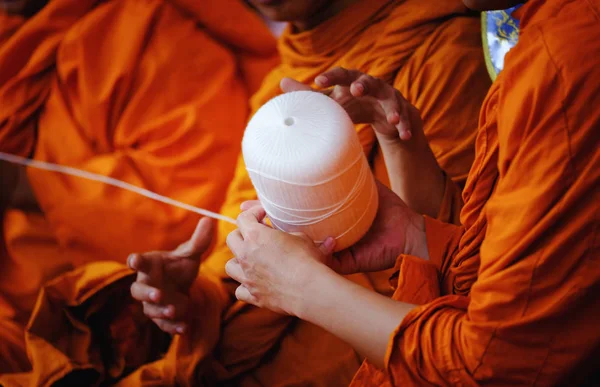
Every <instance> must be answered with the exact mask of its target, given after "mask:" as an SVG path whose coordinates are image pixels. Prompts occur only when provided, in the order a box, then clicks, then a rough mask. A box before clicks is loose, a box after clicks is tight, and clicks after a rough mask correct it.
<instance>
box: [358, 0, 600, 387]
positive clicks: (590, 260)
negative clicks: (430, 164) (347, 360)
mask: <svg viewBox="0 0 600 387" xmlns="http://www.w3.org/2000/svg"><path fill="white" fill-rule="evenodd" d="M515 16H516V17H518V18H520V20H521V32H520V36H519V43H518V44H517V46H516V47H515V48H514V49H513V50H512V51H510V53H509V54H508V56H507V57H506V62H505V68H504V70H503V71H502V73H501V74H500V76H499V77H498V79H497V81H496V82H495V84H494V85H493V87H492V89H491V90H490V93H489V94H488V96H487V98H486V101H485V103H484V105H483V109H482V113H481V124H480V127H479V134H478V137H477V153H476V157H475V164H474V167H473V169H472V173H471V174H470V175H469V179H468V181H467V185H466V188H465V206H464V209H463V212H462V221H463V226H462V227H457V226H453V225H449V224H444V223H441V222H439V221H436V220H433V219H427V221H426V223H427V224H426V229H427V237H428V246H429V252H430V256H431V261H430V262H426V261H423V260H421V259H419V258H415V257H400V259H399V260H398V265H397V267H398V269H399V272H398V276H397V278H396V279H395V281H396V282H397V286H398V288H397V290H396V293H395V296H394V298H396V299H399V300H402V301H406V302H413V303H421V304H423V303H426V302H428V303H426V304H425V305H423V306H421V307H419V308H418V309H416V310H414V311H413V312H411V313H410V314H409V315H408V316H407V317H406V318H405V319H404V321H402V323H401V324H400V326H399V327H398V328H397V330H396V332H395V333H394V334H393V337H392V338H391V340H390V346H389V350H388V353H387V356H386V371H387V372H386V373H385V374H384V373H383V372H381V371H378V370H377V369H376V368H375V367H373V366H371V365H369V364H368V363H365V365H364V366H363V367H362V368H361V370H360V371H359V373H358V374H357V376H356V378H355V380H354V384H353V385H355V386H358V385H362V386H375V385H377V386H380V385H386V386H391V385H404V386H412V385H458V384H460V385H480V384H486V385H496V386H509V385H510V386H516V385H540V386H548V385H567V386H576V385H580V383H582V382H586V385H588V384H587V383H589V385H597V384H593V382H591V379H590V374H591V373H592V372H596V373H597V372H598V370H600V325H599V322H600V308H599V303H598V301H599V299H600V238H599V232H600V190H599V187H600V110H599V109H598V106H600V88H599V87H598V84H597V83H589V82H590V80H592V79H596V80H597V79H600V29H598V25H599V23H600V1H598V0H591V1H588V2H574V1H564V0H547V1H543V0H532V1H530V2H529V3H527V4H526V5H524V6H523V7H522V8H521V9H519V10H518V11H517V13H516V14H515ZM582 58H586V60H582ZM438 278H440V280H439V282H438ZM424 283H426V284H428V285H429V288H428V287H427V286H423V284H424ZM417 289H419V293H418V294H416V290H417ZM424 295H427V296H428V297H424ZM415 296H418V297H419V298H416V297H415ZM596 382H597V380H596Z"/></svg>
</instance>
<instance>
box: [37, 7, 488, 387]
mask: <svg viewBox="0 0 600 387" xmlns="http://www.w3.org/2000/svg"><path fill="white" fill-rule="evenodd" d="M481 50H482V48H481V42H480V30H479V18H478V16H477V15H474V14H469V13H467V12H466V10H465V9H464V7H463V6H462V5H461V3H459V2H458V1H456V2H453V3H449V2H444V4H442V5H440V3H439V2H435V1H428V2H425V3H424V2H423V1H421V0H419V1H417V0H411V1H393V2H390V1H382V0H377V1H370V0H369V1H361V2H357V3H356V4H355V5H353V6H352V7H350V8H349V9H347V10H346V11H344V12H342V13H341V14H339V15H337V16H335V17H334V18H332V19H331V20H329V21H326V22H325V23H323V24H322V25H321V26H319V27H317V28H316V29H315V30H313V31H309V32H306V33H301V34H292V33H291V32H290V31H289V30H288V31H287V32H286V33H285V34H284V36H283V37H282V40H281V42H280V51H281V53H282V55H283V64H282V65H281V66H280V67H279V68H277V69H276V70H275V71H274V72H273V73H272V74H271V75H270V77H269V78H268V80H267V81H266V83H265V85H264V86H263V88H262V89H261V91H260V92H259V93H258V94H257V96H256V97H255V99H254V102H253V108H254V109H257V108H258V107H259V106H261V105H262V104H263V103H265V102H266V101H267V100H268V99H270V98H271V97H273V96H275V95H276V94H278V93H279V92H280V91H279V80H280V79H281V78H282V77H283V76H291V77H294V78H296V79H300V80H302V81H304V82H306V83H310V82H312V79H313V78H314V77H315V76H316V75H318V74H319V73H320V72H322V71H324V70H326V69H328V68H331V67H333V66H336V65H341V66H346V67H349V68H358V69H360V70H362V71H365V72H369V73H371V74H373V75H376V76H380V77H383V78H385V79H386V80H388V81H389V82H391V83H394V85H395V86H396V87H398V88H399V89H400V90H401V91H402V92H403V93H404V94H405V95H406V96H407V97H408V98H409V100H410V101H412V102H413V103H415V104H416V105H417V106H419V107H420V109H421V110H422V112H423V114H424V115H425V118H426V119H427V120H428V122H430V123H431V125H430V126H428V127H427V128H426V132H427V135H428V137H429V140H430V141H431V142H432V143H433V148H434V153H435V154H436V156H437V157H438V160H440V162H441V163H442V165H443V167H444V168H446V170H447V171H448V173H449V175H450V176H452V177H454V178H456V179H457V181H459V182H460V180H461V179H463V178H464V176H465V175H466V174H467V171H468V169H469V167H470V164H471V159H472V156H473V141H474V129H475V127H476V120H477V112H478V108H479V107H480V103H481V101H482V99H483V97H484V95H485V92H486V91H487V88H488V86H489V78H488V75H487V72H486V70H485V64H484V61H483V56H482V55H481ZM357 130H358V132H359V136H360V138H361V140H362V141H363V145H364V146H365V151H366V152H367V153H368V154H369V157H370V159H371V160H372V161H373V164H374V168H375V171H376V173H377V174H378V175H379V176H380V177H385V172H384V171H382V170H381V169H380V168H379V167H381V166H382V165H383V163H382V160H381V156H380V155H377V148H376V146H375V143H374V135H373V133H372V132H371V131H370V128H367V127H357ZM447 187H448V190H447V191H448V193H449V194H448V195H447V200H446V203H455V204H456V203H457V202H459V200H458V199H460V198H459V195H458V194H457V192H458V191H457V190H455V186H454V185H453V184H448V185H447ZM252 198H255V192H254V190H253V189H252V187H251V185H250V181H249V179H248V178H247V175H246V173H245V170H244V168H243V164H240V166H239V167H238V173H237V177H236V179H235V183H234V185H233V186H232V187H231V189H230V190H229V193H228V199H227V205H226V206H225V210H224V212H225V213H227V214H229V215H231V216H236V215H237V213H238V212H239V204H240V203H241V202H242V201H243V200H247V199H252ZM459 206H460V204H457V206H455V207H452V206H451V205H448V206H447V207H446V209H445V211H443V213H442V214H441V217H442V218H448V219H451V218H453V214H455V213H456V212H457V211H456V208H457V207H459ZM224 226H225V225H222V226H221V230H220V235H219V241H218V242H217V243H218V248H217V252H216V253H215V254H213V255H212V256H211V257H210V258H208V260H207V261H206V262H205V264H203V266H202V269H201V276H200V277H199V281H198V282H197V284H196V286H197V289H194V290H193V291H192V298H193V301H194V302H195V303H196V305H194V306H193V308H192V310H195V311H196V313H195V314H194V321H193V322H192V323H191V326H192V327H194V329H192V330H190V333H189V334H188V335H183V336H178V337H176V338H175V339H174V340H173V342H172V343H171V346H170V348H169V350H168V352H167V355H166V361H159V362H154V363H151V364H147V365H145V366H143V367H141V368H139V369H138V370H137V371H136V372H135V373H134V374H132V375H131V376H130V377H129V378H128V379H127V380H126V381H124V383H128V382H131V383H132V384H134V385H135V384H136V383H138V382H139V381H140V380H143V381H145V382H150V381H152V382H154V383H155V384H159V385H165V384H167V385H169V384H172V383H173V382H177V383H178V384H180V385H194V384H198V383H206V384H210V383H211V382H225V381H227V382H231V383H233V384H236V385H237V384H241V385H253V384H259V385H260V384H262V385H277V384H284V383H290V384H307V383H312V384H313V385H345V384H348V383H349V382H350V380H351V378H352V376H353V374H354V373H355V371H356V370H357V369H358V367H359V365H360V361H361V359H360V358H359V356H358V355H357V354H356V353H355V352H354V350H353V349H352V348H350V347H349V346H348V345H347V344H345V343H343V342H342V341H340V340H338V339H337V338H335V337H334V336H333V335H330V334H328V333H326V332H324V331H323V330H321V329H319V328H317V327H315V326H313V325H311V324H307V323H304V322H299V321H297V320H295V319H292V318H289V317H285V316H279V315H276V314H274V313H271V312H269V311H266V310H259V309H257V308H253V307H247V306H246V305H244V304H242V303H235V304H233V307H231V308H227V307H228V306H230V305H231V302H232V300H233V299H234V298H233V289H235V286H236V284H235V283H233V282H232V281H231V280H229V279H228V277H227V276H226V274H225V272H224V265H225V262H226V261H227V260H228V259H229V258H230V257H231V253H230V252H229V251H228V250H227V248H226V247H225V244H224V239H225V236H226V235H227V233H228V231H229V230H228V228H227V227H224ZM105 269H106V272H107V273H105V274H104V275H103V278H107V279H108V278H110V279H112V281H113V283H112V284H111V286H110V287H109V288H108V289H109V290H110V291H112V292H116V291H117V290H116V289H119V288H121V291H122V292H123V293H126V292H128V289H127V286H128V284H129V283H130V281H131V279H132V277H131V276H129V277H128V271H127V270H125V269H119V267H115V268H113V269H114V270H113V271H110V273H111V276H109V275H108V273H109V271H108V269H107V268H105ZM87 273H88V274H89V273H90V271H89V270H88V271H87ZM81 277H82V275H81V274H80V271H79V272H74V273H71V275H70V276H68V277H67V276H63V277H61V278H59V280H57V281H53V282H52V283H49V284H48V285H46V287H45V289H44V292H43V293H42V295H40V298H39V300H38V303H37V309H36V312H35V313H34V315H33V317H32V319H31V322H30V324H29V327H28V330H27V334H28V339H29V342H31V343H34V344H35V345H36V346H43V345H52V346H54V347H56V348H60V350H61V352H62V353H64V354H65V356H64V357H63V358H62V361H64V362H66V363H68V364H69V367H70V368H69V369H71V370H75V369H82V368H84V367H85V366H87V367H92V368H94V369H98V366H97V363H95V362H93V361H91V360H90V359H89V358H86V356H84V355H82V354H81V351H77V350H73V349H72V346H71V345H70V344H71V343H72V342H73V337H72V336H71V335H69V334H68V332H69V329H71V330H77V329H81V327H85V326H88V325H89V324H91V323H92V321H91V320H92V319H93V316H95V315H97V314H100V312H102V311H103V309H102V307H103V306H104V305H105V304H106V300H107V298H106V297H107V296H106V291H105V290H106V289H104V285H106V284H107V283H108V282H105V283H103V284H102V286H96V287H94V288H86V289H82V288H78V289H75V290H76V291H72V292H69V293H65V292H63V293H60V292H59V291H57V289H62V288H63V287H64V286H65V285H64V283H68V282H71V281H73V280H74V279H76V278H81ZM353 278H354V280H355V281H357V282H359V283H361V284H363V285H364V286H366V287H370V288H374V289H376V290H378V291H379V292H381V293H387V294H389V295H391V291H390V290H391V288H390V286H389V285H388V284H387V274H385V273H384V274H383V275H382V274H380V275H379V276H376V275H369V276H366V275H356V276H354V277H353ZM383 278H385V279H386V282H384V281H382V279H383ZM87 281H88V282H89V283H97V279H94V278H87ZM107 281H108V280H107ZM224 287H226V288H227V289H224ZM70 289H72V288H70ZM103 289H104V290H103ZM88 300H93V303H92V304H93V305H96V306H95V307H94V309H93V310H92V309H91V307H88V303H89V302H88ZM103 302H104V303H103ZM98 305H100V306H98ZM47 309H50V310H52V312H53V313H52V315H55V316H56V315H58V316H62V315H64V316H68V322H65V323H64V324H63V325H61V326H64V327H65V328H64V329H63V330H61V331H55V332H49V331H47V330H44V329H43V321H44V316H45V315H47V313H43V311H45V310H47ZM105 309H107V308H106V307H105ZM121 310H123V312H122V314H123V315H126V316H128V318H129V325H127V326H126V328H127V329H122V330H123V331H126V332H128V331H131V325H133V326H134V327H135V326H136V324H137V326H138V327H139V329H137V330H136V329H133V331H138V332H140V333H143V332H144V331H145V329H147V328H145V327H144V322H143V321H141V320H138V319H136V318H135V316H134V315H133V314H132V313H126V312H127V310H126V308H125V307H123V308H121ZM98 311H100V312H98ZM223 311H225V315H224V316H222V313H223ZM112 313H113V314H114V312H112ZM117 317H119V316H117ZM107 318H108V319H109V320H111V319H112V318H115V317H107ZM122 320H123V317H121V319H120V320H119V322H121V321H122ZM146 322H147V320H146ZM291 323H293V324H291ZM114 325H115V324H112V325H111V326H114ZM82 334H83V335H84V337H86V338H90V334H89V332H85V331H84V332H83V333H82ZM153 338H154V336H153ZM280 338H281V340H280ZM90 340H91V342H92V343H93V344H94V343H96V342H97V339H95V338H94V336H93V335H91V339H90ZM138 342H139V346H140V348H146V346H147V345H148V343H147V340H142V339H141V338H140V339H139V340H138ZM161 344H162V343H161ZM277 344H278V345H277ZM141 352H143V351H141ZM92 353H95V352H94V351H92ZM317 354H318V355H317ZM36 364H38V365H39V366H40V367H47V366H49V365H48V362H44V361H43V359H37V362H36ZM90 364H91V365H90ZM74 365H76V366H74ZM65 369H66V368H65ZM307 370H310V371H307ZM232 379H233V380H232Z"/></svg>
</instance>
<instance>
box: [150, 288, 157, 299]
mask: <svg viewBox="0 0 600 387" xmlns="http://www.w3.org/2000/svg"><path fill="white" fill-rule="evenodd" d="M149 297H150V299H151V300H152V301H156V299H157V298H158V294H157V293H156V291H155V290H151V291H150V294H149Z"/></svg>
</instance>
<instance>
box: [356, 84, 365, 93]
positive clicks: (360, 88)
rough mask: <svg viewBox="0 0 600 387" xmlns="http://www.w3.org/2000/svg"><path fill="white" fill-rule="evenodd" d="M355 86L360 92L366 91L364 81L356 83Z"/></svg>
mask: <svg viewBox="0 0 600 387" xmlns="http://www.w3.org/2000/svg"><path fill="white" fill-rule="evenodd" d="M354 87H355V88H356V91H358V92H359V93H361V94H362V93H363V92H364V91H365V87H364V86H363V84H362V83H358V82H357V83H355V84H354Z"/></svg>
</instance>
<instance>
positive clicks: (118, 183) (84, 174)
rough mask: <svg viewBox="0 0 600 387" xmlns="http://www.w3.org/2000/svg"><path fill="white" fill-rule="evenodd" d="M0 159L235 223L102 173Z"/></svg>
mask: <svg viewBox="0 0 600 387" xmlns="http://www.w3.org/2000/svg"><path fill="white" fill-rule="evenodd" d="M0 160H4V161H7V162H9V163H12V164H20V165H25V166H27V167H31V168H36V169H41V170H45V171H50V172H58V173H62V174H65V175H70V176H75V177H79V178H82V179H86V180H92V181H96V182H99V183H104V184H107V185H111V186H113V187H117V188H121V189H124V190H126V191H130V192H134V193H136V194H138V195H141V196H145V197H147V198H149V199H153V200H156V201H158V202H161V203H165V204H168V205H171V206H174V207H179V208H182V209H184V210H187V211H190V212H193V213H196V214H199V215H202V216H207V217H209V218H213V219H218V220H222V221H225V222H229V223H232V224H236V222H235V220H234V219H232V218H230V217H228V216H224V215H221V214H217V213H215V212H212V211H208V210H205V209H203V208H198V207H194V206H191V205H189V204H186V203H182V202H180V201H177V200H174V199H171V198H169V197H166V196H163V195H159V194H157V193H155V192H152V191H149V190H147V189H145V188H140V187H136V186H135V185H133V184H129V183H126V182H124V181H122V180H118V179H115V178H112V177H108V176H103V175H99V174H97V173H92V172H88V171H83V170H81V169H77V168H72V167H67V166H64V165H58V164H54V163H49V162H46V161H39V160H32V159H28V158H25V157H21V156H16V155H12V154H9V153H5V152H0Z"/></svg>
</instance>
